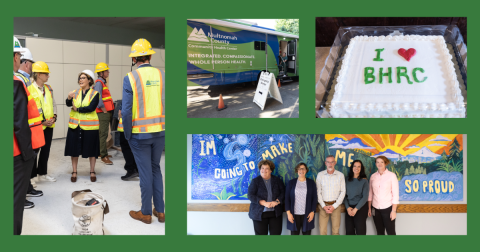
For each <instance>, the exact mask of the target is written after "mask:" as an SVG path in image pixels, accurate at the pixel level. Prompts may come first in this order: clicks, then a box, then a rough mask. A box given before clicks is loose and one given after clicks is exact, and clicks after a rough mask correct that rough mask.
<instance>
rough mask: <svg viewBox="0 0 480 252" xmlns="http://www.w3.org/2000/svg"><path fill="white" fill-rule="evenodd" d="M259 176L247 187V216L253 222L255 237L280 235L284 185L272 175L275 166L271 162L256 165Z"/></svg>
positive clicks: (266, 161) (264, 161)
mask: <svg viewBox="0 0 480 252" xmlns="http://www.w3.org/2000/svg"><path fill="white" fill-rule="evenodd" d="M258 169H259V170H260V176H257V177H256V178H254V179H253V180H252V182H251V183H250V185H249V186H248V199H249V200H250V201H251V203H250V210H249V211H248V216H249V217H250V219H252V220H253V228H254V230H255V235H268V233H269V232H270V235H280V234H282V216H283V206H282V204H283V201H284V199H285V185H284V184H283V181H282V180H281V179H280V178H278V177H276V176H273V175H272V172H273V171H274V170H275V164H274V163H273V162H272V161H271V160H262V161H260V162H259V163H258Z"/></svg>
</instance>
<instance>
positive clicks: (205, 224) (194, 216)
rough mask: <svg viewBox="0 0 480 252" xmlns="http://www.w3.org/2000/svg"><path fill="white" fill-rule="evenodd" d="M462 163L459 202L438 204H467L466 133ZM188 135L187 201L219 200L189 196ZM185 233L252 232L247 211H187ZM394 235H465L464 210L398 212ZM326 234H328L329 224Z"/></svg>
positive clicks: (369, 221) (189, 140) (189, 152)
mask: <svg viewBox="0 0 480 252" xmlns="http://www.w3.org/2000/svg"><path fill="white" fill-rule="evenodd" d="M463 141H464V143H463V148H464V149H463V150H464V152H463V153H464V154H463V158H464V160H463V164H464V168H463V169H464V195H465V197H464V200H463V201H462V202H458V201H456V202H437V203H440V204H467V199H466V198H467V193H466V188H467V135H463ZM191 159H192V135H190V134H189V135H188V137H187V170H188V175H187V202H188V203H219V201H217V200H192V199H191V184H192V182H191V181H192V180H191V167H192V165H191V161H192V160H191ZM227 202H228V203H243V204H245V203H250V202H249V201H242V200H234V201H222V203H227ZM400 204H435V203H433V202H428V201H415V202H413V201H401V202H400ZM187 218H188V221H187V234H189V235H253V234H254V231H253V222H252V220H251V219H250V218H249V217H248V213H247V212H187ZM344 219H345V213H343V214H342V224H341V228H340V234H341V235H344V234H345V226H344V223H345V222H344ZM286 226H287V216H286V214H285V213H284V214H283V232H282V234H284V235H289V234H290V231H289V230H287V229H286ZM396 232H397V234H398V235H466V234H467V214H466V213H398V214H397V221H396ZM328 233H329V234H331V223H329V227H328ZM375 233H376V230H375V226H374V224H373V219H372V218H368V219H367V234H368V235H373V234H375ZM312 234H313V235H318V234H320V231H319V228H318V213H316V214H315V229H314V230H313V231H312Z"/></svg>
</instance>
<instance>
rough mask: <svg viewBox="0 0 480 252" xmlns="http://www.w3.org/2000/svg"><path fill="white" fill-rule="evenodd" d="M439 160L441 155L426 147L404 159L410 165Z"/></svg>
mask: <svg viewBox="0 0 480 252" xmlns="http://www.w3.org/2000/svg"><path fill="white" fill-rule="evenodd" d="M441 158H442V155H438V154H436V153H434V152H433V151H431V150H430V149H429V148H427V147H422V148H421V149H420V150H418V151H417V152H415V153H412V154H409V155H407V157H406V159H408V161H409V162H410V163H413V162H419V163H428V162H432V161H435V160H439V159H441ZM402 161H403V160H402Z"/></svg>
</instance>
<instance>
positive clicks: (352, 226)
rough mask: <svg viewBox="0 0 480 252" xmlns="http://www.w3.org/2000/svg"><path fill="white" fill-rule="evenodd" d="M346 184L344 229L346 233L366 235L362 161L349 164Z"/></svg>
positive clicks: (366, 182) (366, 206) (367, 188)
mask: <svg viewBox="0 0 480 252" xmlns="http://www.w3.org/2000/svg"><path fill="white" fill-rule="evenodd" d="M345 184H346V189H347V193H346V195H345V199H344V200H343V203H344V204H345V209H346V210H347V214H346V215H345V229H346V231H347V232H346V234H347V235H355V234H356V235H366V234H367V217H368V205H367V204H365V203H366V202H367V200H368V190H369V187H368V180H367V175H365V167H364V166H363V164H362V161H360V160H355V161H353V162H352V164H351V165H350V171H349V172H348V179H347V182H346V183H345Z"/></svg>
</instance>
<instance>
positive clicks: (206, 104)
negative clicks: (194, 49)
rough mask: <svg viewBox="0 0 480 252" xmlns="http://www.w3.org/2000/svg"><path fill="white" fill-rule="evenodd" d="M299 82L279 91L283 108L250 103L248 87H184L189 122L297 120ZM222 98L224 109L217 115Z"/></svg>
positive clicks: (252, 89) (269, 102)
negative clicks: (256, 119)
mask: <svg viewBox="0 0 480 252" xmlns="http://www.w3.org/2000/svg"><path fill="white" fill-rule="evenodd" d="M298 89H299V82H298V81H293V82H288V83H287V82H286V83H283V84H282V86H281V87H280V88H279V90H280V94H281V96H282V100H283V104H282V103H280V102H278V101H277V100H275V99H273V98H267V101H266V103H265V108H264V110H263V111H262V110H261V109H260V107H259V106H258V105H257V104H255V103H254V102H253V97H254V95H255V91H256V87H255V86H253V85H252V84H251V83H241V84H232V85H222V86H205V87H204V86H189V87H187V117H188V118H298V115H299V109H298V105H299V93H298ZM220 94H222V97H223V101H224V103H225V104H226V105H227V106H228V107H227V109H225V110H222V111H217V110H216V109H215V108H216V107H217V106H218V99H219V97H220Z"/></svg>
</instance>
